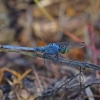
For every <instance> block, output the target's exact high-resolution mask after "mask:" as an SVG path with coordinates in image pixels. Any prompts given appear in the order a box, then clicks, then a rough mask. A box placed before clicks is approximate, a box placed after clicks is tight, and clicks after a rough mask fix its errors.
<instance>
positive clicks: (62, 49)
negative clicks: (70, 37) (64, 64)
mask: <svg viewBox="0 0 100 100" xmlns="http://www.w3.org/2000/svg"><path fill="white" fill-rule="evenodd" d="M67 51H68V49H67V48H66V46H60V48H59V52H60V53H62V54H64V53H66V52H67Z"/></svg>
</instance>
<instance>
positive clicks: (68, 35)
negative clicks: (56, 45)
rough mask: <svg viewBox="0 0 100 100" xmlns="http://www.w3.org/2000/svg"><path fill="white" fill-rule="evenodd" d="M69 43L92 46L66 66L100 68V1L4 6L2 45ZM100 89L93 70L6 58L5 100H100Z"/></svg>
mask: <svg viewBox="0 0 100 100" xmlns="http://www.w3.org/2000/svg"><path fill="white" fill-rule="evenodd" d="M66 41H69V42H81V41H82V42H83V41H84V42H85V43H86V46H85V47H84V48H82V49H79V48H76V49H71V50H69V51H68V53H66V54H65V55H64V56H66V58H65V59H66V60H75V61H80V62H81V61H82V62H90V63H95V64H96V65H100V63H99V61H100V0H0V44H10V45H20V46H27V47H28V46H29V47H36V46H44V45H46V44H48V43H51V42H66ZM57 66H58V67H57ZM80 70H81V71H82V72H80ZM80 79H81V80H80ZM99 83H100V73H99V72H98V71H95V70H93V69H90V68H89V69H88V68H83V69H81V68H80V66H76V67H72V66H68V65H66V64H62V63H58V64H57V63H56V64H54V63H52V62H50V61H47V60H46V61H45V65H44V60H43V58H39V57H29V56H24V55H20V54H16V53H11V52H6V53H4V52H0V100H100V85H99Z"/></svg>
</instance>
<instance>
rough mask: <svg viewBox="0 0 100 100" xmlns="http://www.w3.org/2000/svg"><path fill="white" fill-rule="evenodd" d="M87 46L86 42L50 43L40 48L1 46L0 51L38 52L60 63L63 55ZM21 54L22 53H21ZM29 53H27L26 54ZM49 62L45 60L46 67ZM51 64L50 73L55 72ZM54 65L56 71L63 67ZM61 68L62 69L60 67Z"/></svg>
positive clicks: (55, 63)
mask: <svg viewBox="0 0 100 100" xmlns="http://www.w3.org/2000/svg"><path fill="white" fill-rule="evenodd" d="M84 46H85V43H84V42H72V43H71V42H60V43H49V44H47V45H46V46H40V47H22V46H12V45H0V49H3V51H6V50H9V51H11V52H18V51H28V52H38V53H42V54H43V56H49V57H53V58H55V59H56V60H57V61H59V58H64V57H63V56H62V55H61V54H65V53H66V52H68V50H70V49H73V48H82V47H84ZM20 53H21V52H20ZM26 53H27V52H26ZM47 62H48V60H45V59H44V64H45V66H46V64H47ZM48 63H49V65H48V66H49V71H51V72H53V70H52V69H51V67H50V63H52V62H48ZM53 64H54V65H55V66H56V67H54V69H55V70H58V66H61V64H60V63H59V64H57V62H55V61H53ZM59 68H60V67H59Z"/></svg>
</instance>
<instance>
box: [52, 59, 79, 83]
mask: <svg viewBox="0 0 100 100" xmlns="http://www.w3.org/2000/svg"><path fill="white" fill-rule="evenodd" d="M52 62H53V64H54V65H55V66H56V67H57V68H58V69H59V70H60V72H61V74H62V75H63V76H66V75H67V76H69V77H71V78H74V77H75V76H76V75H78V74H79V73H80V72H79V70H78V69H77V68H76V67H72V66H67V65H66V64H62V63H59V62H56V61H52ZM62 72H65V73H64V74H63V73H62ZM79 77H80V76H79ZM79 77H76V80H77V81H78V82H80V79H79Z"/></svg>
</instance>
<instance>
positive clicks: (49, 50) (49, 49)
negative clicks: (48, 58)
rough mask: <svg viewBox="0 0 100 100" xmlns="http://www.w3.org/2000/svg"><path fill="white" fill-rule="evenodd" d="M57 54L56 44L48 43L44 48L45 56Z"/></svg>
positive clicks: (57, 46)
mask: <svg viewBox="0 0 100 100" xmlns="http://www.w3.org/2000/svg"><path fill="white" fill-rule="evenodd" d="M58 52H59V45H58V44H56V43H50V44H48V45H46V46H45V54H49V55H55V54H57V53H58Z"/></svg>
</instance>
